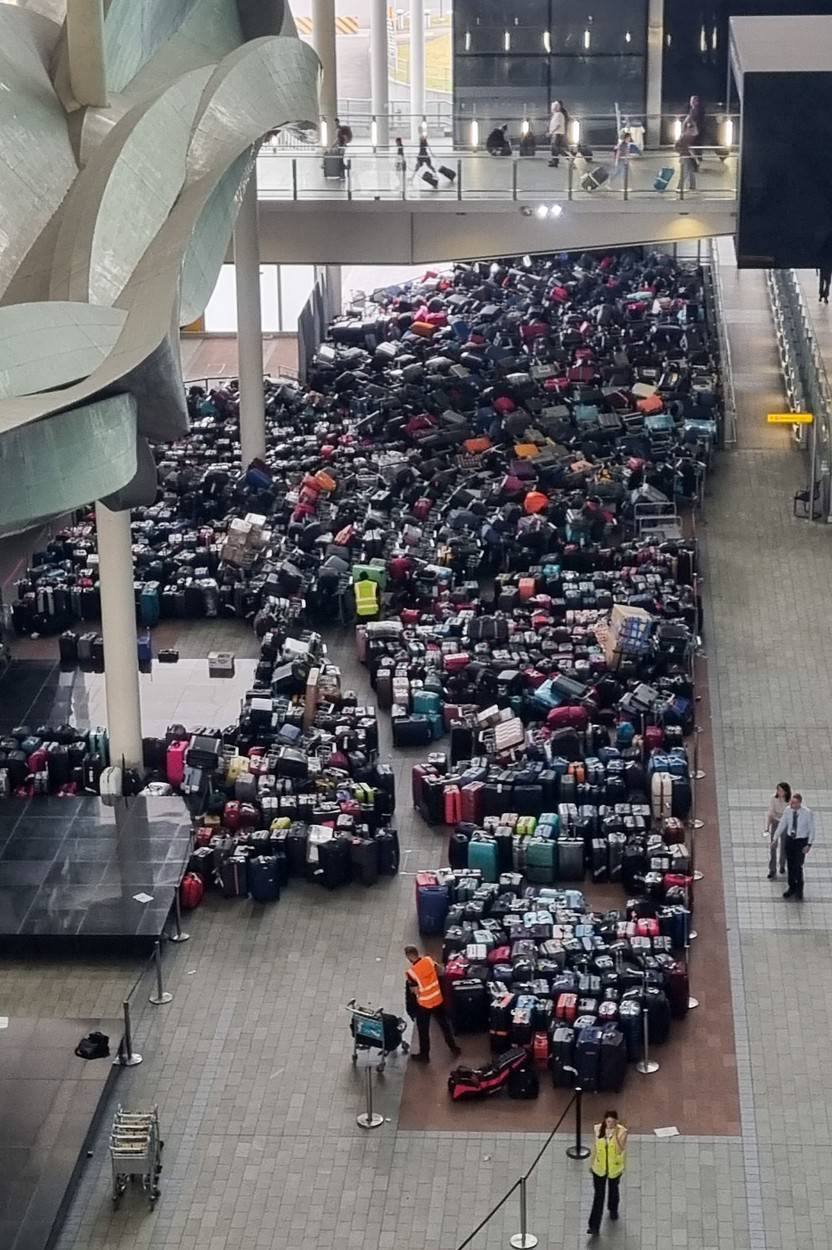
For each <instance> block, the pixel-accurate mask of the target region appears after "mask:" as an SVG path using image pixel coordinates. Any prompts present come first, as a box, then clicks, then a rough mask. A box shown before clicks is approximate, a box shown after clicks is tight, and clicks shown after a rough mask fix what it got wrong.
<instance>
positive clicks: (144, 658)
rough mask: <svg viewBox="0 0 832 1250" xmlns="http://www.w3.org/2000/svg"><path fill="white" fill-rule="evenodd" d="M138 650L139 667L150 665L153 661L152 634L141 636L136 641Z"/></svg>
mask: <svg viewBox="0 0 832 1250" xmlns="http://www.w3.org/2000/svg"><path fill="white" fill-rule="evenodd" d="M136 650H137V652H138V656H139V666H140V667H141V666H142V665H147V664H150V663H151V662H152V660H153V646H152V644H151V641H150V634H148V633H145V634H139V636H138V638H137V639H136Z"/></svg>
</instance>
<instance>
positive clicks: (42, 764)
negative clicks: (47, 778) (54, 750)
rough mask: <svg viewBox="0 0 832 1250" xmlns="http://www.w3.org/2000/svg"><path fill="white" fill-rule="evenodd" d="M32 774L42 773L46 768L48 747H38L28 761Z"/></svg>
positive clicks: (27, 765)
mask: <svg viewBox="0 0 832 1250" xmlns="http://www.w3.org/2000/svg"><path fill="white" fill-rule="evenodd" d="M26 767H27V768H28V770H29V772H30V773H42V772H43V770H44V769H45V768H46V747H38V749H37V750H36V751H33V752H32V754H31V755H30V756H29V757H28V758H27V760H26Z"/></svg>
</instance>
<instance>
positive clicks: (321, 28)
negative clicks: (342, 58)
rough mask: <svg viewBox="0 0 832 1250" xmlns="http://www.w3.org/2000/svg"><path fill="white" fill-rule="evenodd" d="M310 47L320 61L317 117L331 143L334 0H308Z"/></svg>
mask: <svg viewBox="0 0 832 1250" xmlns="http://www.w3.org/2000/svg"><path fill="white" fill-rule="evenodd" d="M312 47H313V48H314V49H315V51H316V52H317V54H318V60H319V61H320V62H321V71H322V73H323V78H322V80H321V83H320V86H319V88H318V100H319V105H318V108H319V111H320V114H321V120H322V121H325V122H326V128H327V136H326V142H327V145H329V144H332V143H334V142H335V118H336V116H337V113H338V65H337V61H336V57H335V0H312Z"/></svg>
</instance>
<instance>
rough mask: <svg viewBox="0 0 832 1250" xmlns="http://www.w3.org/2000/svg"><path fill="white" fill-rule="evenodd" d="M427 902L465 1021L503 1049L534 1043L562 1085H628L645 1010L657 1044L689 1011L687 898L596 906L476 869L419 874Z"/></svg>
mask: <svg viewBox="0 0 832 1250" xmlns="http://www.w3.org/2000/svg"><path fill="white" fill-rule="evenodd" d="M416 904H417V915H418V919H419V926H420V930H421V931H422V932H423V933H425V934H437V933H443V934H444V944H443V951H442V958H443V961H444V963H445V981H446V985H447V986H448V993H449V997H450V1009H451V1015H452V1020H453V1025H454V1028H455V1030H456V1031H457V1032H459V1033H486V1032H487V1033H488V1038H489V1043H490V1047H491V1051H492V1053H493V1054H494V1055H501V1054H503V1053H506V1052H511V1051H512V1050H513V1049H514V1048H524V1049H525V1050H526V1052H527V1053H528V1054H529V1056H530V1057H531V1058H533V1060H534V1061H535V1063H536V1064H537V1065H539V1066H541V1067H548V1068H549V1069H550V1071H551V1075H552V1080H553V1082H554V1085H555V1086H556V1087H564V1088H566V1087H571V1086H573V1085H576V1084H577V1085H580V1086H581V1088H582V1089H584V1090H605V1091H607V1090H608V1091H610V1092H612V1091H616V1090H619V1089H620V1088H621V1086H622V1084H623V1082H624V1079H625V1076H626V1068H627V1062H628V1061H634V1060H636V1059H638V1058H640V1057H641V1054H642V1046H643V1041H644V1032H645V1028H644V1025H645V1020H644V1017H645V1015H646V1017H647V1020H646V1023H647V1032H648V1038H649V1044H650V1045H651V1046H652V1045H661V1044H663V1043H664V1042H665V1041H666V1040H667V1038H668V1036H669V1034H670V1029H671V1021H672V1020H673V1019H683V1018H684V1017H685V1015H686V1014H687V1010H688V998H689V986H688V976H687V968H686V964H685V960H684V946H685V941H686V935H687V928H686V925H687V922H688V919H689V913H688V912H687V909H686V908H685V907H684V906H683V905H682V904H680V903H673V902H666V901H665V902H660V901H659V900H657V899H652V898H648V897H636V898H633V899H630V900H629V901H628V903H627V907H626V909H624V910H620V911H618V910H616V911H607V912H605V913H603V914H596V913H595V912H592V911H590V910H589V909H588V908H587V905H586V902H585V900H584V897H583V895H582V894H581V892H580V891H578V890H575V889H547V888H543V887H539V886H534V887H525V888H524V887H523V882H522V877H521V875H520V874H519V873H514V872H508V873H503V874H501V876H500V878H499V880H498V881H495V882H485V881H484V880H483V877H482V874H481V873H480V872H479V871H478V870H470V869H469V870H460V871H452V870H442V871H440V872H438V873H420V874H418V875H417V878H416ZM484 1092H488V1091H487V1090H486V1091H484ZM451 1094H452V1096H454V1088H453V1086H452V1087H451ZM457 1096H458V1095H457ZM463 1096H466V1095H465V1094H463Z"/></svg>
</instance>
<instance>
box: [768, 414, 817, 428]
mask: <svg viewBox="0 0 832 1250" xmlns="http://www.w3.org/2000/svg"><path fill="white" fill-rule="evenodd" d="M814 419H815V418H814V414H813V413H811V412H770V413H769V414H768V423H769V425H811V424H812V422H813V421H814Z"/></svg>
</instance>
